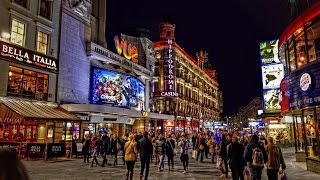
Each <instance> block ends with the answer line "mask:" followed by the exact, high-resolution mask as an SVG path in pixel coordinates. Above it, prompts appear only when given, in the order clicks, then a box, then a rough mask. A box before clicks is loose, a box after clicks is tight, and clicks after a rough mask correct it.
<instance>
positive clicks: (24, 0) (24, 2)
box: [13, 0, 28, 8]
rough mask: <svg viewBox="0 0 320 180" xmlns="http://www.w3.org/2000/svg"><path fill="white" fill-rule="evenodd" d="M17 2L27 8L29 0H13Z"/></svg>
mask: <svg viewBox="0 0 320 180" xmlns="http://www.w3.org/2000/svg"><path fill="white" fill-rule="evenodd" d="M13 1H14V2H15V3H16V4H19V5H20V6H22V7H24V8H27V5H28V0H13Z"/></svg>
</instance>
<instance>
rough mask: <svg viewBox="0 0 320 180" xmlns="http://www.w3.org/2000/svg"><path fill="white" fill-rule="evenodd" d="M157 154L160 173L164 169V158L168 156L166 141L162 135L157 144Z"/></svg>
mask: <svg viewBox="0 0 320 180" xmlns="http://www.w3.org/2000/svg"><path fill="white" fill-rule="evenodd" d="M156 153H157V156H158V159H159V168H158V170H159V171H163V169H164V157H165V154H166V148H165V139H164V138H163V136H162V134H160V135H159V139H158V140H157V142H156Z"/></svg>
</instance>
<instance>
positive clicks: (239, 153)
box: [228, 135, 246, 180]
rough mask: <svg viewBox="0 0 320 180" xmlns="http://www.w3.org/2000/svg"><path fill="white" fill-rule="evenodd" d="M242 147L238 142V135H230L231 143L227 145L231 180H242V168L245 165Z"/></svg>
mask: <svg viewBox="0 0 320 180" xmlns="http://www.w3.org/2000/svg"><path fill="white" fill-rule="evenodd" d="M243 153H244V147H243V145H242V144H240V143H239V141H238V137H237V136H235V135H234V136H233V137H232V143H231V144H230V145H229V146H228V158H229V159H230V162H229V165H230V168H231V172H232V179H233V180H239V179H240V180H244V175H243V170H244V167H245V166H246V161H245V160H244V157H243Z"/></svg>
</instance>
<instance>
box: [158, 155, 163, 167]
mask: <svg viewBox="0 0 320 180" xmlns="http://www.w3.org/2000/svg"><path fill="white" fill-rule="evenodd" d="M158 156H159V169H163V168H164V154H158Z"/></svg>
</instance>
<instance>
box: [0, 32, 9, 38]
mask: <svg viewBox="0 0 320 180" xmlns="http://www.w3.org/2000/svg"><path fill="white" fill-rule="evenodd" d="M10 36H11V35H10V33H8V32H2V33H1V37H2V38H4V39H9V38H10Z"/></svg>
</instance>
